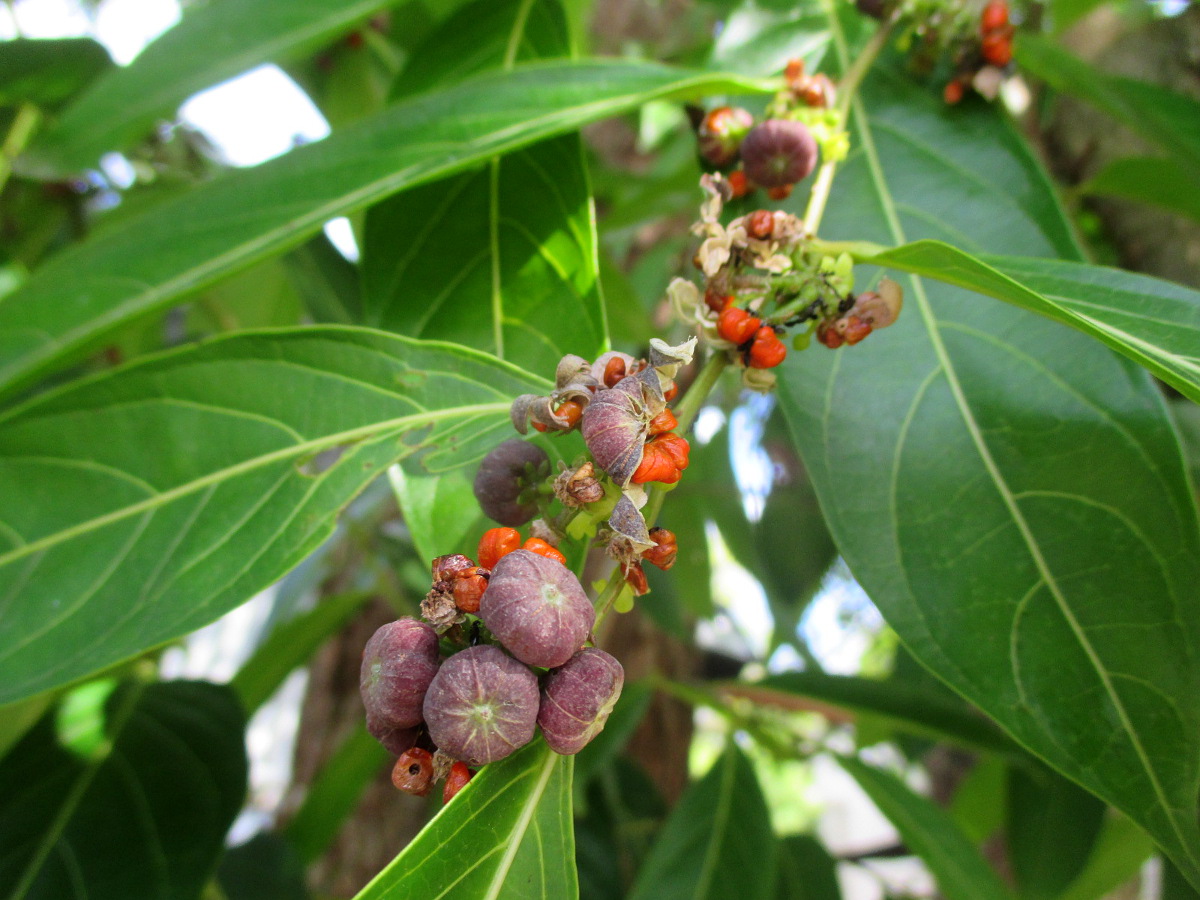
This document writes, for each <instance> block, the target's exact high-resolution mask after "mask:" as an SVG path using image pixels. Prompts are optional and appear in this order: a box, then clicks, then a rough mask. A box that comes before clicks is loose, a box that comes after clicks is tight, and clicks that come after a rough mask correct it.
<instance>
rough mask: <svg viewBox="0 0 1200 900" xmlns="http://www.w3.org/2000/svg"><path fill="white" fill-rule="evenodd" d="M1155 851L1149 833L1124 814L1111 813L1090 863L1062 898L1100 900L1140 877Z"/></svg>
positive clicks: (1066, 899)
mask: <svg viewBox="0 0 1200 900" xmlns="http://www.w3.org/2000/svg"><path fill="white" fill-rule="evenodd" d="M1152 853H1154V842H1153V841H1151V840H1150V837H1149V835H1147V834H1146V832H1145V831H1143V830H1142V829H1141V828H1139V827H1138V826H1137V825H1135V824H1134V823H1133V822H1132V821H1130V820H1129V819H1127V818H1125V817H1124V816H1111V817H1110V818H1108V819H1107V820H1106V821H1105V822H1104V826H1103V827H1102V828H1101V829H1100V836H1099V837H1098V838H1097V839H1096V843H1095V846H1094V847H1093V848H1092V855H1091V856H1090V857H1088V861H1087V865H1086V866H1085V867H1084V869H1083V871H1082V872H1080V873H1079V877H1078V878H1076V879H1075V880H1074V881H1073V882H1071V886H1070V887H1069V888H1067V890H1065V891H1064V892H1063V893H1062V895H1061V896H1060V897H1059V900H1101V898H1103V897H1108V896H1109V895H1110V894H1112V892H1113V891H1115V890H1116V889H1117V888H1119V887H1120V886H1121V885H1123V884H1125V883H1126V882H1128V881H1130V880H1132V879H1133V878H1135V877H1137V874H1138V873H1139V872H1140V871H1141V869H1142V866H1143V865H1144V864H1145V862H1146V860H1147V859H1149V858H1150V856H1151V854H1152Z"/></svg>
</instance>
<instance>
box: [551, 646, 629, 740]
mask: <svg viewBox="0 0 1200 900" xmlns="http://www.w3.org/2000/svg"><path fill="white" fill-rule="evenodd" d="M624 684H625V670H624V669H623V668H621V664H620V663H619V662H617V661H616V659H614V658H613V657H612V656H610V655H609V654H607V653H605V652H604V651H603V650H597V649H595V648H594V647H587V648H585V649H583V650H580V651H579V652H578V653H576V654H575V655H574V656H572V657H571V658H570V659H569V660H568V661H567V663H566V665H564V666H563V667H562V668H560V669H555V670H554V671H553V672H551V673H550V674H549V675H547V676H546V683H545V686H544V687H543V688H542V705H541V708H540V709H539V710H538V717H537V721H538V725H540V726H541V728H542V734H544V735H545V736H546V743H547V744H549V745H550V749H551V750H553V751H554V752H555V753H561V754H563V755H564V756H570V755H572V754H574V753H578V752H579V751H580V750H582V749H583V748H584V747H586V746H587V745H588V744H589V743H590V742H591V740H592V738H594V737H595V736H596V735H598V734H599V733H600V732H601V731H603V730H604V723H605V722H607V721H608V714H609V713H611V712H612V710H613V707H614V706H616V705H617V699H618V698H619V697H620V696H621V688H622V687H623V686H624Z"/></svg>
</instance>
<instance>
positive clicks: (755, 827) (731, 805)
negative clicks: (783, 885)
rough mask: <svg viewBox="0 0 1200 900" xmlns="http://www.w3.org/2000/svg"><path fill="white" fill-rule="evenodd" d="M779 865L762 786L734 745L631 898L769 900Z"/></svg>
mask: <svg viewBox="0 0 1200 900" xmlns="http://www.w3.org/2000/svg"><path fill="white" fill-rule="evenodd" d="M775 863H776V841H775V836H774V834H772V832H771V818H770V814H769V813H768V812H767V804H766V801H765V800H763V796H762V791H761V789H760V788H759V786H758V779H757V778H756V777H755V775H754V769H753V767H752V766H751V765H750V761H749V760H748V759H747V758H746V755H745V754H744V753H742V751H741V750H739V749H738V748H737V746H736V745H735V744H734V743H732V742H730V744H729V746H728V747H727V748H726V749H725V752H724V753H723V754H722V755H721V758H720V759H718V760H717V762H716V763H715V764H714V765H713V767H712V768H711V769H710V770H709V772H708V774H707V775H705V776H704V777H703V778H702V779H700V781H698V782H696V783H695V784H693V785H692V786H691V787H690V788H688V790H687V792H686V793H685V794H684V795H683V798H682V799H681V800H680V801H679V805H678V806H677V807H675V810H674V811H673V812H672V813H671V816H670V818H668V819H667V823H666V825H664V826H663V829H662V831H661V832H660V833H659V836H658V840H657V842H656V843H655V844H654V846H653V847H652V848H651V850H650V855H649V856H648V857H647V858H646V861H645V863H643V865H642V868H641V870H640V871H639V872H638V877H637V881H635V882H634V885H633V890H632V891H631V892H630V894H629V898H630V900H644V898H654V900H677V898H689V900H705V898H713V900H715V898H728V897H737V898H739V900H766V898H769V897H771V896H772V892H773V889H774V887H775Z"/></svg>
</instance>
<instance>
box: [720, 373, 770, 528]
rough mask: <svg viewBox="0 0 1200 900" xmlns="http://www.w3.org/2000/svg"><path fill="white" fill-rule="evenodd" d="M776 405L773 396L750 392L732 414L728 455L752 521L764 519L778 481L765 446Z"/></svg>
mask: <svg viewBox="0 0 1200 900" xmlns="http://www.w3.org/2000/svg"><path fill="white" fill-rule="evenodd" d="M774 405H775V399H774V398H773V397H770V396H767V395H766V394H753V393H749V392H747V393H746V395H745V396H743V398H742V403H741V404H740V405H739V406H738V408H737V409H735V410H734V411H733V414H732V415H730V417H729V458H730V460H732V462H733V477H734V479H735V480H736V481H737V486H738V489H739V490H740V491H741V492H742V507H743V508H744V509H745V510H746V518H747V519H749V520H750V521H751V522H757V521H758V520H759V519H761V518H762V514H763V508H764V507H765V506H766V504H767V497H768V496H769V495H770V493H771V485H772V484H773V482H774V480H775V466H774V464H773V463H772V462H771V457H769V456H768V455H767V453H766V451H765V450H763V448H762V436H763V429H764V427H765V426H766V423H767V417H768V416H770V415H771V409H772V408H773V407H774Z"/></svg>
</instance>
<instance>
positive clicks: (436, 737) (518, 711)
mask: <svg viewBox="0 0 1200 900" xmlns="http://www.w3.org/2000/svg"><path fill="white" fill-rule="evenodd" d="M521 552H522V551H520V550H517V551H515V552H514V553H510V554H509V555H508V556H506V557H505V559H511V558H512V557H513V556H515V555H517V554H519V553H521ZM539 558H540V557H539ZM503 562H504V560H501V563H502V564H503ZM550 565H554V563H550ZM564 571H565V570H564ZM488 593H491V591H490V590H489V592H488ZM484 597H485V598H486V597H487V594H485V595H484ZM539 700H540V698H539V695H538V684H537V677H536V676H535V675H534V674H533V672H531V671H530V670H529V669H528V667H526V666H524V665H522V664H521V663H519V662H517V661H516V660H515V659H513V658H512V657H510V656H505V655H504V651H503V650H501V649H500V648H499V647H493V646H491V645H490V644H481V645H480V646H478V647H470V648H468V649H466V650H463V651H462V652H461V653H456V654H454V656H451V657H450V658H449V659H447V660H446V661H445V662H444V663H442V667H441V668H440V669H439V670H438V674H437V677H436V678H434V679H433V684H431V685H430V686H429V691H428V693H427V694H426V695H425V722H426V724H427V725H428V727H429V737H430V739H431V740H432V741H433V742H434V743H435V744H437V746H438V749H439V750H442V751H444V752H445V753H448V754H450V755H451V756H453V757H456V758H458V759H460V760H462V761H463V762H465V763H467V764H468V765H471V766H483V765H487V764H488V763H490V762H495V761H496V760H498V759H503V758H504V757H506V756H508V755H509V754H510V753H512V752H513V751H514V750H519V749H520V748H521V747H524V746H525V745H526V744H528V743H529V741H530V740H532V738H533V733H534V725H535V723H536V722H537V711H538V704H539Z"/></svg>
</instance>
